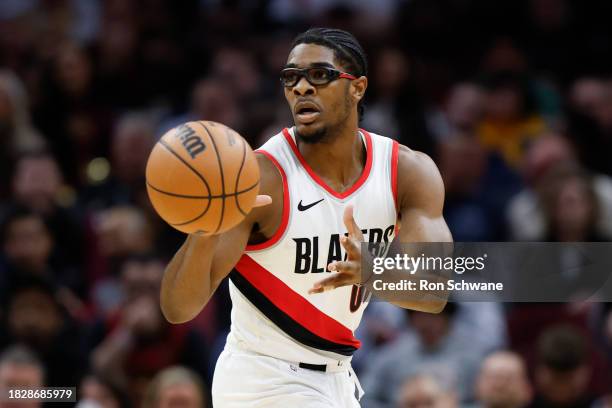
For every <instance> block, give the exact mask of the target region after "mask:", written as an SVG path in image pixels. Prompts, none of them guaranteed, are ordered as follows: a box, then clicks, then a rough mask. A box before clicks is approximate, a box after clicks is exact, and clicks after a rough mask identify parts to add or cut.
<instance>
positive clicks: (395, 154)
mask: <svg viewBox="0 0 612 408" xmlns="http://www.w3.org/2000/svg"><path fill="white" fill-rule="evenodd" d="M398 163H399V143H397V141H395V140H394V141H393V149H392V150H391V188H392V189H393V200H394V201H395V209H396V211H399V209H400V207H399V202H398V201H397V164H398Z"/></svg>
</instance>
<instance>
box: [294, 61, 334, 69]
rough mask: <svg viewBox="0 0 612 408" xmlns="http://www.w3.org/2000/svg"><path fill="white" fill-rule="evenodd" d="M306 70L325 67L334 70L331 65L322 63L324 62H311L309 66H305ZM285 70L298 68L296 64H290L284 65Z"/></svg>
mask: <svg viewBox="0 0 612 408" xmlns="http://www.w3.org/2000/svg"><path fill="white" fill-rule="evenodd" d="M307 67H308V68H314V67H325V68H334V69H335V68H336V67H335V66H334V65H333V64H330V63H329V62H324V61H317V62H311V63H310V64H308V65H307ZM285 68H299V67H298V65H297V64H294V63H290V64H286V65H285Z"/></svg>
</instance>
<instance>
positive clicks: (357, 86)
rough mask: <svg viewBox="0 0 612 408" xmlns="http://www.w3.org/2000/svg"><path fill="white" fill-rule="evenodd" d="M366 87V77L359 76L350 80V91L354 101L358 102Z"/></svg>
mask: <svg viewBox="0 0 612 408" xmlns="http://www.w3.org/2000/svg"><path fill="white" fill-rule="evenodd" d="M367 87H368V78H367V77H365V76H360V77H359V78H357V79H354V80H352V81H351V93H352V95H353V98H355V101H356V102H359V101H360V100H361V99H362V98H363V96H364V95H365V91H366V89H367Z"/></svg>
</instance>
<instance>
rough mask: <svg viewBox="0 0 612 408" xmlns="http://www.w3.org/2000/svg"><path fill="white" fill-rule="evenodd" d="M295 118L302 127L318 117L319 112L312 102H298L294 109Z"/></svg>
mask: <svg viewBox="0 0 612 408" xmlns="http://www.w3.org/2000/svg"><path fill="white" fill-rule="evenodd" d="M294 112H295V118H296V120H297V121H298V122H300V123H301V124H303V125H308V124H310V123H312V122H314V121H315V120H317V118H318V117H319V115H320V114H321V110H320V109H319V107H318V106H317V105H316V104H314V103H313V102H307V101H304V102H298V103H297V104H296V105H295V108H294Z"/></svg>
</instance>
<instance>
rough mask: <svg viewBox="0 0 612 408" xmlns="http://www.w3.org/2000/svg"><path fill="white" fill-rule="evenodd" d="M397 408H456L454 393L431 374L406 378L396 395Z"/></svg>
mask: <svg viewBox="0 0 612 408" xmlns="http://www.w3.org/2000/svg"><path fill="white" fill-rule="evenodd" d="M397 399H398V401H397V404H396V405H395V406H396V407H397V408H457V407H458V406H459V404H458V402H457V395H456V392H455V391H454V390H452V389H449V387H448V386H445V385H444V384H443V381H440V380H439V379H437V378H436V377H435V375H431V374H416V375H413V376H412V377H410V378H408V379H407V380H406V381H405V382H404V384H403V385H402V387H401V389H400V392H399V394H398V398H397Z"/></svg>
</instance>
